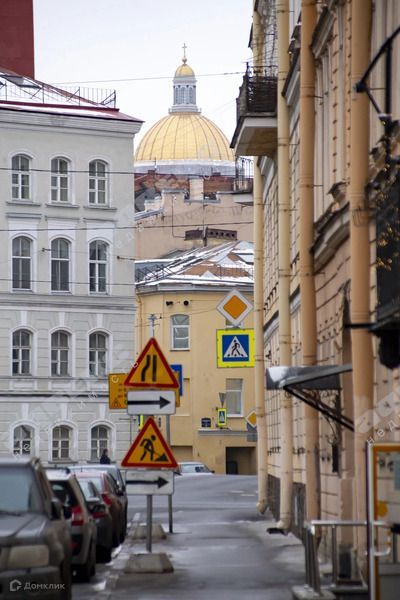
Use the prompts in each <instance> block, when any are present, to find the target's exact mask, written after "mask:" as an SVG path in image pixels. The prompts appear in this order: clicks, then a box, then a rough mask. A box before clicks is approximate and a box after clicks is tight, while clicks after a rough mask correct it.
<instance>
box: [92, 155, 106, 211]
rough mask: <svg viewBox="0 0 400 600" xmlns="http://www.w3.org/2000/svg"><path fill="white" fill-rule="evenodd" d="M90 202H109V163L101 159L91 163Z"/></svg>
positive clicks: (101, 203)
mask: <svg viewBox="0 0 400 600" xmlns="http://www.w3.org/2000/svg"><path fill="white" fill-rule="evenodd" d="M89 204H100V205H104V204H107V165H106V163H104V162H102V161H101V160H93V161H92V162H91V163H89Z"/></svg>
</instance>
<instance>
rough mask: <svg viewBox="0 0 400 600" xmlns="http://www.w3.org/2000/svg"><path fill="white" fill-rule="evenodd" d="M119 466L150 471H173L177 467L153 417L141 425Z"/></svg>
mask: <svg viewBox="0 0 400 600" xmlns="http://www.w3.org/2000/svg"><path fill="white" fill-rule="evenodd" d="M121 466H122V467H147V468H151V469H160V468H166V469H175V468H176V467H177V466H178V464H177V462H176V460H175V457H174V455H173V454H172V452H171V449H170V447H169V446H168V444H167V442H166V441H165V439H164V437H163V435H162V433H161V431H160V430H159V428H158V427H157V424H156V422H155V421H154V419H153V417H149V418H148V419H147V421H146V422H145V424H144V425H143V428H142V429H141V430H140V433H139V434H138V435H137V437H136V438H135V440H134V442H133V444H132V446H131V447H130V448H129V450H128V452H127V453H126V455H125V458H124V459H123V460H122V462H121Z"/></svg>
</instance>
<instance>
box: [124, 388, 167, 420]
mask: <svg viewBox="0 0 400 600" xmlns="http://www.w3.org/2000/svg"><path fill="white" fill-rule="evenodd" d="M127 396H128V414H130V415H173V414H174V413H175V411H176V398H175V391H174V390H141V391H136V392H128V394H127Z"/></svg>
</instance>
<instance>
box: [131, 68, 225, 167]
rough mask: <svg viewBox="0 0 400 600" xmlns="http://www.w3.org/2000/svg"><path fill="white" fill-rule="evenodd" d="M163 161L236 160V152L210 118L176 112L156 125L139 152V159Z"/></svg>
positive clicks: (137, 154) (145, 138)
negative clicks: (234, 153)
mask: <svg viewBox="0 0 400 600" xmlns="http://www.w3.org/2000/svg"><path fill="white" fill-rule="evenodd" d="M182 66H185V65H182ZM189 68H190V67H189ZM160 160H161V161H164V160H167V161H170V160H172V161H174V160H200V161H202V160H208V161H209V160H212V161H214V160H217V161H220V160H221V161H234V155H233V151H232V150H231V149H230V148H229V142H228V140H227V138H226V137H225V135H224V134H223V133H222V131H221V130H220V129H219V127H217V125H215V123H213V122H212V121H210V119H207V117H204V116H202V115H201V114H199V113H191V112H176V113H171V114H170V115H168V116H166V117H164V118H162V119H160V120H159V121H157V123H155V125H153V127H152V128H151V129H150V130H149V131H148V132H147V133H146V135H145V136H144V137H143V139H142V141H141V142H140V144H139V146H138V149H137V151H136V154H135V161H155V162H158V161H160Z"/></svg>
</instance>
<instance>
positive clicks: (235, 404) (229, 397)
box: [225, 379, 243, 416]
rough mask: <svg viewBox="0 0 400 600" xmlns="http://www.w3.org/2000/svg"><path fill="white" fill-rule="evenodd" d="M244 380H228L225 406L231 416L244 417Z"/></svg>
mask: <svg viewBox="0 0 400 600" xmlns="http://www.w3.org/2000/svg"><path fill="white" fill-rule="evenodd" d="M242 396H243V379H227V380H226V390H225V404H226V411H227V414H228V415H230V416H240V415H242Z"/></svg>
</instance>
